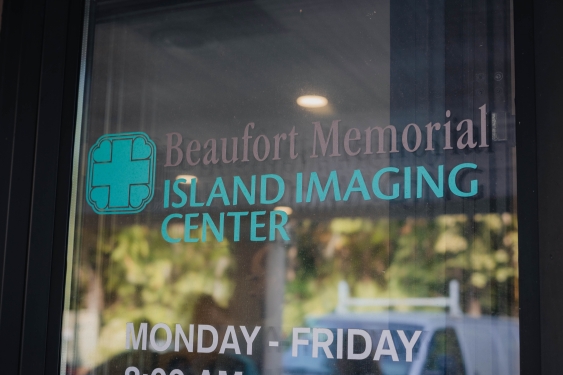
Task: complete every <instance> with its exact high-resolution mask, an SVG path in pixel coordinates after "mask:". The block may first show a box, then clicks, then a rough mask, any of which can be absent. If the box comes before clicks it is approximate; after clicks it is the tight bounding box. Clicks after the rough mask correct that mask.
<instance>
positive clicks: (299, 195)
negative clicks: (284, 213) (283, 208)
mask: <svg viewBox="0 0 563 375" xmlns="http://www.w3.org/2000/svg"><path fill="white" fill-rule="evenodd" d="M295 202H297V203H301V202H303V173H301V172H299V173H297V178H296V181H295Z"/></svg>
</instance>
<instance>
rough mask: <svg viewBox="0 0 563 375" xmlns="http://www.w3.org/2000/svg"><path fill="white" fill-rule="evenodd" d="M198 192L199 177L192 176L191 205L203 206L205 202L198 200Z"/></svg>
mask: <svg viewBox="0 0 563 375" xmlns="http://www.w3.org/2000/svg"><path fill="white" fill-rule="evenodd" d="M196 192H197V178H192V182H191V185H190V206H191V207H202V206H203V202H196Z"/></svg>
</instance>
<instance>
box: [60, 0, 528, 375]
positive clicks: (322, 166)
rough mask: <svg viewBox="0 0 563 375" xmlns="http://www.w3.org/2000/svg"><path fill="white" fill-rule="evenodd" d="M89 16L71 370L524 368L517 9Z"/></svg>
mask: <svg viewBox="0 0 563 375" xmlns="http://www.w3.org/2000/svg"><path fill="white" fill-rule="evenodd" d="M91 9H92V11H90V12H89V13H88V15H87V17H86V20H85V22H87V23H88V24H89V27H88V28H89V30H90V32H89V35H87V37H86V38H85V40H86V42H85V48H86V51H87V56H86V57H85V58H84V61H83V71H84V76H83V82H82V91H81V94H80V103H79V105H80V109H81V110H80V111H79V113H80V114H79V116H78V119H77V136H76V140H75V144H76V149H75V159H74V163H75V164H74V165H75V169H74V176H73V197H72V199H73V201H72V210H71V220H70V238H69V249H68V264H69V267H68V272H67V287H66V298H65V311H64V323H63V332H62V337H63V350H62V353H63V354H62V358H61V363H62V373H63V374H69V375H70V374H80V375H82V374H92V375H93V374H104V375H106V374H111V375H114V374H115V375H117V374H120V375H148V374H152V375H182V374H183V375H188V374H197V375H215V374H216V375H227V374H228V375H233V374H237V375H239V374H244V375H253V374H268V375H270V374H271V375H274V374H292V375H297V374H318V375H321V374H327V375H328V374H342V375H344V374H378V375H399V374H410V375H414V374H417V375H419V374H420V375H438V374H440V375H441V374H455V375H462V374H463V375H465V374H467V375H473V374H479V375H489V374H490V375H493V374H495V375H499V374H502V375H509V374H510V375H513V374H518V373H519V338H518V337H519V336H518V335H519V334H518V309H519V294H518V277H519V276H518V241H517V234H518V220H517V217H516V214H515V213H516V189H515V186H516V174H515V167H516V165H515V158H516V149H515V139H514V137H515V135H514V121H513V118H514V104H513V98H514V87H513V86H514V85H513V68H512V31H511V30H512V27H511V23H512V16H511V2H510V1H508V0H482V1H479V0H474V1H469V2H467V1H465V2H461V1H448V2H446V1H432V2H421V1H416V2H415V1H403V0H400V1H389V0H350V1H345V2H343V1H339V0H326V1H320V0H289V1H272V0H254V1H251V0H241V1H164V2H163V1H144V2H137V1H115V0H105V1H101V0H100V1H98V2H97V4H95V5H93V6H92V7H91Z"/></svg>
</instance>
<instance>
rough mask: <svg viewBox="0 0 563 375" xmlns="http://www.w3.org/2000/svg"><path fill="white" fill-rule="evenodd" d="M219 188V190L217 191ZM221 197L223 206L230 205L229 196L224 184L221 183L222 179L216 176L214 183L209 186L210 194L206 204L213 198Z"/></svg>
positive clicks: (208, 204) (209, 203)
mask: <svg viewBox="0 0 563 375" xmlns="http://www.w3.org/2000/svg"><path fill="white" fill-rule="evenodd" d="M217 190H219V192H217ZM215 198H221V199H223V204H224V205H225V206H228V205H230V203H229V197H228V196H227V190H225V184H223V179H222V178H221V177H217V178H216V179H215V184H213V187H212V188H211V194H209V198H208V199H207V203H206V204H205V205H206V206H211V203H212V201H213V199H215Z"/></svg>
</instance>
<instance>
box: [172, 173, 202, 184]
mask: <svg viewBox="0 0 563 375" xmlns="http://www.w3.org/2000/svg"><path fill="white" fill-rule="evenodd" d="M182 178H183V179H184V180H186V182H183V183H184V184H186V185H190V184H191V183H192V179H194V178H195V180H196V181H197V177H196V176H192V175H191V174H180V175H178V176H176V180H180V179H182Z"/></svg>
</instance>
